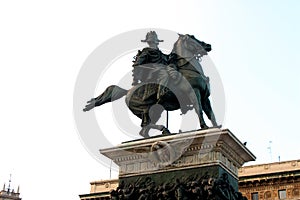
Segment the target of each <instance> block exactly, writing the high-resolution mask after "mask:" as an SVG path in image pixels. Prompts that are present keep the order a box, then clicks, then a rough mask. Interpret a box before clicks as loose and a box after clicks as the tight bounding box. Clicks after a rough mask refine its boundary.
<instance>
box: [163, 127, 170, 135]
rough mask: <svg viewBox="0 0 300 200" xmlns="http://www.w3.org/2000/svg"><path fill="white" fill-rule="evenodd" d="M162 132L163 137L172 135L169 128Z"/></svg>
mask: <svg viewBox="0 0 300 200" xmlns="http://www.w3.org/2000/svg"><path fill="white" fill-rule="evenodd" d="M161 131H162V134H163V135H171V132H170V131H169V129H167V128H163V129H162V130H161Z"/></svg>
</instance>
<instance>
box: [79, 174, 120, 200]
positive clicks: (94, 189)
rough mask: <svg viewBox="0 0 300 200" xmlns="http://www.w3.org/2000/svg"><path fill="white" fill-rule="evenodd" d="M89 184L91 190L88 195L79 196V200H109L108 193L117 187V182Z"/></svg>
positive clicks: (114, 180)
mask: <svg viewBox="0 0 300 200" xmlns="http://www.w3.org/2000/svg"><path fill="white" fill-rule="evenodd" d="M90 184H91V190H90V193H89V194H82V195H79V197H80V200H109V199H110V193H109V192H110V191H111V190H114V189H116V188H117V187H118V184H119V180H118V179H111V180H101V181H93V182H91V183H90Z"/></svg>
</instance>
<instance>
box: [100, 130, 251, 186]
mask: <svg viewBox="0 0 300 200" xmlns="http://www.w3.org/2000/svg"><path fill="white" fill-rule="evenodd" d="M100 152H101V154H103V155H105V156H107V157H108V158H110V159H112V160H113V161H114V162H115V163H116V164H117V165H118V166H119V167H120V170H119V184H120V185H121V187H124V186H126V185H127V187H128V185H134V186H136V185H141V184H142V185H143V187H147V188H148V187H150V188H151V187H154V185H156V187H159V186H163V185H166V184H170V185H174V184H175V183H176V184H177V186H176V187H177V188H178V185H180V184H184V185H185V186H184V187H185V188H186V187H188V185H190V184H192V183H193V182H197V184H198V185H199V184H200V183H201V184H202V183H203V182H205V181H206V182H207V185H209V184H208V183H209V181H211V180H218V179H220V178H222V180H223V179H224V178H225V179H226V180H225V179H224V181H227V183H229V184H230V185H231V187H232V188H233V189H234V190H237V189H238V169H239V168H240V167H241V166H242V165H243V164H244V163H245V162H248V161H253V160H255V156H254V155H253V154H252V153H251V152H250V151H249V150H248V149H247V148H246V147H245V146H244V145H243V144H242V143H241V142H240V141H239V140H238V139H237V138H236V137H235V136H234V135H233V134H232V133H231V132H230V131H229V130H228V129H223V130H222V129H218V128H210V129H207V130H199V131H192V132H187V133H180V134H175V135H168V136H159V137H153V138H148V139H141V140H135V141H129V142H125V143H122V144H120V145H118V146H116V147H113V148H108V149H101V150H100ZM224 174H225V175H224ZM150 185H152V186H150ZM140 187H141V186H140ZM170 187H171V186H170Z"/></svg>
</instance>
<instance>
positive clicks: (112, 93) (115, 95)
mask: <svg viewBox="0 0 300 200" xmlns="http://www.w3.org/2000/svg"><path fill="white" fill-rule="evenodd" d="M127 92H128V90H125V89H123V88H121V87H119V86H117V85H111V86H109V87H108V88H106V90H105V91H104V92H103V93H102V94H100V95H99V96H98V97H96V98H92V99H91V100H90V101H88V102H87V105H86V106H85V108H84V109H83V111H89V110H91V109H93V108H94V107H97V106H101V105H103V104H105V103H108V102H113V101H115V100H118V99H120V98H122V97H123V96H125V95H126V94H127Z"/></svg>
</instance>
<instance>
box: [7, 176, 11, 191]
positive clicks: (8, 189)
mask: <svg viewBox="0 0 300 200" xmlns="http://www.w3.org/2000/svg"><path fill="white" fill-rule="evenodd" d="M10 183H11V174H10V175H9V181H8V188H7V192H8V193H9V192H10Z"/></svg>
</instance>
